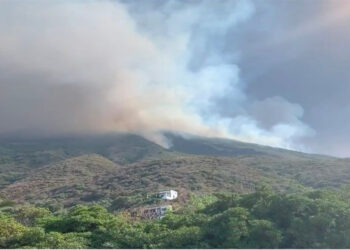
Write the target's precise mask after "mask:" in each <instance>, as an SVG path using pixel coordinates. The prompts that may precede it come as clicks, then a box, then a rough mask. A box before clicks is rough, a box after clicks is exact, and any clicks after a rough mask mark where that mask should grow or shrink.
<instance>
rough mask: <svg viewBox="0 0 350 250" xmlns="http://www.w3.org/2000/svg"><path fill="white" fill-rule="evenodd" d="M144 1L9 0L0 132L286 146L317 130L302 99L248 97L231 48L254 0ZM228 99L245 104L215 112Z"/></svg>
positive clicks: (3, 32)
mask: <svg viewBox="0 0 350 250" xmlns="http://www.w3.org/2000/svg"><path fill="white" fill-rule="evenodd" d="M145 2H146V1H145ZM145 2H142V4H139V3H137V4H138V5H135V3H136V2H130V3H122V2H115V1H113V2H112V1H74V2H71V1H22V2H20V1H7V0H5V1H1V2H0V37H1V40H0V71H1V73H2V74H0V75H1V76H0V117H1V120H2V122H1V123H0V134H9V133H17V132H23V133H36V134H41V135H43V134H46V135H60V134H66V133H104V132H130V133H136V134H140V135H142V136H144V137H146V138H148V139H151V140H153V141H155V142H157V143H159V144H161V145H164V146H169V142H168V141H167V139H166V138H165V137H164V136H163V135H162V132H163V131H173V132H185V133H190V134H197V135H204V136H215V137H227V138H232V139H239V140H243V141H249V142H257V143H261V144H268V145H272V146H281V147H288V148H292V147H294V146H295V145H294V144H293V139H294V138H297V137H301V136H305V135H308V134H310V133H309V132H310V130H311V129H310V128H309V127H308V126H307V125H305V124H303V122H302V121H301V118H302V113H303V112H302V108H301V107H300V106H298V105H296V104H290V103H288V102H287V101H286V100H284V99H282V98H272V99H266V100H264V101H262V102H260V103H259V102H256V103H255V104H253V105H247V97H246V94H245V93H244V88H243V83H242V82H241V79H240V67H239V65H238V64H237V63H234V62H233V59H232V58H235V59H236V57H235V55H234V53H233V55H231V56H227V55H226V56H225V55H223V53H222V52H223V51H222V50H223V48H224V47H225V46H226V44H225V43H224V42H223V41H224V40H225V37H226V36H227V34H228V33H229V31H230V30H232V29H238V28H239V27H240V25H242V24H243V23H245V22H246V21H247V20H249V19H250V18H251V17H252V16H253V15H254V13H255V5H254V3H253V2H251V1H247V0H246V1H245V0H237V1H198V2H188V3H187V2H182V1H167V2H163V3H162V4H160V5H159V6H158V5H157V7H155V6H156V5H154V4H155V2H154V1H147V2H148V3H147V2H146V3H145ZM237 53H238V52H237ZM223 99H230V105H232V106H231V107H225V108H227V109H232V110H240V113H239V114H236V115H227V114H226V115H225V114H224V113H220V112H216V111H217V110H218V105H219V104H220V100H223ZM280 104H282V106H280V110H276V109H274V105H280ZM249 107H251V110H249ZM221 108H222V107H221ZM282 109H284V110H282ZM271 110H273V115H271V116H270V117H269V118H266V119H265V118H263V117H262V116H261V114H262V113H264V112H268V113H269V111H271ZM249 112H250V113H249ZM269 114H272V113H269Z"/></svg>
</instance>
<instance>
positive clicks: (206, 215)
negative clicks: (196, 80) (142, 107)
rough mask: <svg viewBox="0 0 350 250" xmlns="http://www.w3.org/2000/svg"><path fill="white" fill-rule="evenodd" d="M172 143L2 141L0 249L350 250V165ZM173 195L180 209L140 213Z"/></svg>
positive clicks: (263, 150) (192, 141) (213, 142)
mask: <svg viewBox="0 0 350 250" xmlns="http://www.w3.org/2000/svg"><path fill="white" fill-rule="evenodd" d="M169 137H170V139H171V141H172V147H171V148H170V149H164V148H162V147H160V146H159V145H156V144H154V143H152V142H149V141H147V140H145V139H143V138H141V137H138V136H134V135H113V136H112V135H108V136H86V137H79V138H78V137H75V138H55V139H42V140H29V139H27V140H19V139H18V140H13V139H11V140H2V141H0V196H1V201H0V208H1V212H0V247H2V248H27V247H29V248H30V247H32V248H277V247H278V248H349V247H350V241H349V240H348V239H347V238H348V237H347V236H348V235H350V234H349V233H350V232H349V230H350V206H349V204H350V203H349V198H350V195H349V194H348V193H349V191H350V189H349V188H347V184H349V182H350V161H349V159H339V158H334V157H328V156H321V155H310V154H304V153H299V152H294V151H288V150H282V149H276V148H271V147H264V146H259V145H255V144H247V143H241V142H236V141H230V140H222V139H204V138H196V137H192V138H188V139H184V138H182V137H177V136H174V135H169ZM267 187H268V188H267ZM166 189H175V190H177V191H178V192H179V198H178V199H177V200H176V201H173V202H168V203H166V204H171V205H172V206H173V207H174V211H173V212H172V213H169V214H168V215H167V216H166V217H165V218H164V219H162V220H143V219H140V218H133V217H131V216H130V211H132V210H133V209H138V208H142V207H148V206H157V205H160V204H164V202H163V201H161V200H159V199H156V198H154V197H155V196H154V195H155V194H156V193H157V192H158V191H161V190H166Z"/></svg>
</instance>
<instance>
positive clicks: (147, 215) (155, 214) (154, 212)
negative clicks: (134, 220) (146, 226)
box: [131, 205, 173, 220]
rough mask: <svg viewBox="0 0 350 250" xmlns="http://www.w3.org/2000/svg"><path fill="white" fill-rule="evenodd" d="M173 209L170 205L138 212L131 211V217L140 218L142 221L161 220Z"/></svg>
mask: <svg viewBox="0 0 350 250" xmlns="http://www.w3.org/2000/svg"><path fill="white" fill-rule="evenodd" d="M172 210H173V207H172V206H170V205H167V206H160V207H151V208H145V209H142V210H138V211H133V212H132V213H131V216H132V217H141V218H142V219H149V220H154V219H163V218H164V217H165V215H166V214H167V213H168V212H170V211H172Z"/></svg>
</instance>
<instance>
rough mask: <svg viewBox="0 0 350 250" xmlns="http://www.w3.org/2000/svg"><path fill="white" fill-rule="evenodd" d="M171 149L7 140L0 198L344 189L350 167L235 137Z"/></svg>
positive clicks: (124, 142)
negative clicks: (265, 187) (267, 187)
mask: <svg viewBox="0 0 350 250" xmlns="http://www.w3.org/2000/svg"><path fill="white" fill-rule="evenodd" d="M170 138H171V140H172V143H173V147H172V148H171V149H169V150H167V149H164V148H162V147H160V146H158V145H156V144H154V143H152V142H149V141H147V140H145V139H143V138H141V137H138V136H134V135H115V136H95V137H92V136H90V137H86V138H83V137H80V138H65V139H50V140H48V139H46V140H37V141H23V142H16V143H15V142H8V141H6V142H3V143H1V145H0V148H1V151H0V187H2V189H1V190H0V194H1V195H3V196H5V197H6V198H7V199H11V200H14V201H17V202H24V201H27V202H32V203H41V204H43V203H50V204H53V203H55V204H64V205H66V206H71V205H74V204H78V203H86V202H92V201H94V202H106V200H110V201H112V200H114V199H117V198H118V197H120V196H135V195H136V196H137V195H138V194H140V193H144V192H147V193H153V192H156V191H158V190H162V189H168V188H173V189H177V190H180V191H181V193H182V194H183V197H185V196H186V195H187V194H189V193H197V194H208V193H213V192H237V193H247V192H252V191H254V190H255V189H256V187H257V186H259V185H261V184H269V185H270V186H272V187H273V188H274V189H276V190H278V191H281V192H289V193H293V192H296V191H300V190H305V189H306V188H337V187H340V186H342V185H344V184H348V183H349V182H350V162H349V160H347V159H338V158H334V157H327V156H321V155H310V154H304V153H300V152H294V151H289V150H283V149H277V148H271V147H265V146H260V145H255V144H248V143H242V142H237V141H232V140H223V139H208V138H196V137H193V138H189V139H184V138H182V137H178V136H174V135H172V136H171V137H170Z"/></svg>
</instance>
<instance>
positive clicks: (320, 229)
mask: <svg viewBox="0 0 350 250" xmlns="http://www.w3.org/2000/svg"><path fill="white" fill-rule="evenodd" d="M214 197H215V198H214ZM349 198H350V197H349V194H348V190H347V189H343V190H340V191H313V192H307V193H304V194H280V193H275V192H273V191H272V190H271V189H269V188H267V187H262V188H260V189H259V190H258V191H257V192H254V193H251V194H245V195H239V194H230V195H227V194H226V195H223V194H217V195H215V196H208V197H206V196H202V197H195V198H194V199H192V202H191V203H190V204H188V205H187V206H185V207H183V208H182V209H180V210H178V211H175V212H174V213H169V214H167V216H166V217H165V218H163V219H162V220H153V221H150V220H139V219H134V218H132V217H130V216H129V215H128V213H126V212H120V213H118V214H112V213H110V212H108V211H107V210H106V209H105V208H103V207H102V206H98V205H94V206H82V205H78V206H75V207H73V208H70V209H68V210H60V211H57V212H50V211H49V210H48V209H45V208H39V207H34V206H22V207H15V208H8V209H7V210H3V211H2V212H0V247H2V248H349V247H350V240H349V237H348V235H349V233H350V202H349Z"/></svg>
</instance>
